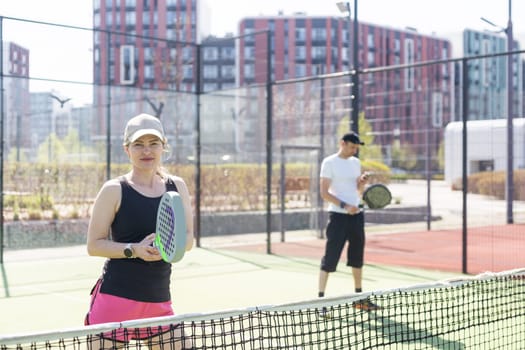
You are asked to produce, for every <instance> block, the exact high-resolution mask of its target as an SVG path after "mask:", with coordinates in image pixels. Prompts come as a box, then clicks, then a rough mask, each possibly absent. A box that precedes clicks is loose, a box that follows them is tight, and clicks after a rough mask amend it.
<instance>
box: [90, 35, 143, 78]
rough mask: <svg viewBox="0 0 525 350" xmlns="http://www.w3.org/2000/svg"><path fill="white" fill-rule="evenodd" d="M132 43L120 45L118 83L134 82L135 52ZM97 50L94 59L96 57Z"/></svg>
mask: <svg viewBox="0 0 525 350" xmlns="http://www.w3.org/2000/svg"><path fill="white" fill-rule="evenodd" d="M134 51H135V50H134V47H133V46H132V45H123V46H121V47H120V83H121V84H122V85H129V84H133V83H134V82H135V52H134ZM97 54H98V50H97V52H96V55H95V56H96V57H95V59H98V57H97V56H98V55H97Z"/></svg>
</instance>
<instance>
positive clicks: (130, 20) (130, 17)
mask: <svg viewBox="0 0 525 350" xmlns="http://www.w3.org/2000/svg"><path fill="white" fill-rule="evenodd" d="M135 17H136V16H135V12H134V11H129V12H126V25H128V26H135Z"/></svg>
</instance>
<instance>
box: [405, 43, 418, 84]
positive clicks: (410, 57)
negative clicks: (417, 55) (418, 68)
mask: <svg viewBox="0 0 525 350" xmlns="http://www.w3.org/2000/svg"><path fill="white" fill-rule="evenodd" d="M404 63H405V64H407V65H410V64H413V63H414V40H412V39H406V40H405V62H404ZM404 72H405V91H414V80H415V77H414V74H415V70H414V67H411V68H407V69H405V70H404Z"/></svg>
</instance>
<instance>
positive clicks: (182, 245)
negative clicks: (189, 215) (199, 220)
mask: <svg viewBox="0 0 525 350" xmlns="http://www.w3.org/2000/svg"><path fill="white" fill-rule="evenodd" d="M156 234H157V235H156V236H155V242H154V245H155V247H157V249H158V250H159V251H160V254H161V256H162V260H164V261H166V262H169V263H175V262H177V261H179V260H180V259H182V257H183V256H184V253H185V252H186V218H185V217H184V206H183V205H182V199H181V197H180V195H179V194H178V193H177V192H175V191H168V192H166V193H164V195H162V198H161V200H160V204H159V209H158V210H157V228H156Z"/></svg>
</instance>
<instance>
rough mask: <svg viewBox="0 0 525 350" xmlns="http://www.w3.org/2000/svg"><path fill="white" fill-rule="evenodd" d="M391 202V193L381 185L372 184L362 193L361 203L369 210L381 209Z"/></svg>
mask: <svg viewBox="0 0 525 350" xmlns="http://www.w3.org/2000/svg"><path fill="white" fill-rule="evenodd" d="M391 201H392V193H390V190H389V189H388V187H386V186H385V185H383V184H373V185H371V186H369V187H368V188H367V189H366V190H365V192H364V193H363V202H365V204H366V206H367V207H368V208H370V209H382V208H384V207H386V206H387V205H389V204H390V202H391Z"/></svg>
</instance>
